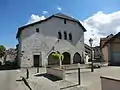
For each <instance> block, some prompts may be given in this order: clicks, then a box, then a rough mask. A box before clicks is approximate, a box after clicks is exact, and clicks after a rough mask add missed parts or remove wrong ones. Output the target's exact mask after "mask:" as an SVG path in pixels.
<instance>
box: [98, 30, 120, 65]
mask: <svg viewBox="0 0 120 90" xmlns="http://www.w3.org/2000/svg"><path fill="white" fill-rule="evenodd" d="M100 46H101V50H102V55H103V60H104V61H105V62H108V63H109V65H120V60H119V59H120V32H119V33H117V34H116V35H113V34H111V35H109V36H107V37H106V38H101V39H100Z"/></svg>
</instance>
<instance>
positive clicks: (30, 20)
mask: <svg viewBox="0 0 120 90" xmlns="http://www.w3.org/2000/svg"><path fill="white" fill-rule="evenodd" d="M44 19H45V16H39V15H35V14H32V15H31V17H30V19H29V20H28V23H27V24H30V23H34V22H37V21H40V20H44Z"/></svg>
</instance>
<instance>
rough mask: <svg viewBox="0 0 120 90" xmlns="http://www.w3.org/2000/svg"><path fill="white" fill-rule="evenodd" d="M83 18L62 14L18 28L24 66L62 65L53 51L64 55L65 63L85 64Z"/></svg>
mask: <svg viewBox="0 0 120 90" xmlns="http://www.w3.org/2000/svg"><path fill="white" fill-rule="evenodd" d="M85 31H86V29H85V28H84V27H83V26H82V24H81V23H80V22H79V20H76V19H74V18H72V17H70V16H67V15H65V14H62V13H57V14H54V15H52V16H50V17H48V18H46V19H44V20H41V21H38V22H35V23H31V24H28V25H25V26H22V27H20V28H18V32H17V36H16V38H17V39H18V45H17V49H18V56H17V57H18V63H19V66H20V67H38V66H46V65H53V64H58V63H59V61H58V60H54V59H53V58H52V56H51V55H52V53H53V52H54V51H58V52H60V53H61V54H63V55H64V60H63V61H62V64H74V63H84V59H83V58H82V57H84V51H85V48H84V32H85Z"/></svg>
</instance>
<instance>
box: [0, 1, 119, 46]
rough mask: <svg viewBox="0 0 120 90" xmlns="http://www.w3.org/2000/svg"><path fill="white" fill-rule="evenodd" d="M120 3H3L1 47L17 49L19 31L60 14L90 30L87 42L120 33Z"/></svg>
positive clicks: (0, 20)
mask: <svg viewBox="0 0 120 90" xmlns="http://www.w3.org/2000/svg"><path fill="white" fill-rule="evenodd" d="M119 4H120V0H0V32H1V35H0V45H4V46H5V47H6V48H14V47H15V46H16V44H17V43H18V42H17V39H16V33H17V31H18V28H19V27H21V26H24V25H26V24H29V23H32V22H36V21H38V20H43V19H45V18H46V17H48V16H50V15H52V14H55V13H58V12H61V13H65V14H67V15H69V16H71V17H74V18H76V19H78V20H79V21H80V22H81V23H82V25H83V26H84V27H85V28H86V29H87V32H85V43H87V44H89V43H88V41H89V38H93V40H94V42H93V45H94V46H97V45H99V39H100V38H101V37H105V36H107V35H109V34H111V33H113V34H116V33H118V32H119V31H120V5H119Z"/></svg>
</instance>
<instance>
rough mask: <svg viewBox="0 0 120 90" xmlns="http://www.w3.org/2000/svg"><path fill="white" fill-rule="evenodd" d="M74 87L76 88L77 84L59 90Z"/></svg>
mask: <svg viewBox="0 0 120 90" xmlns="http://www.w3.org/2000/svg"><path fill="white" fill-rule="evenodd" d="M75 86H78V84H75V85H71V86H67V87H63V88H60V90H63V89H67V88H71V87H75Z"/></svg>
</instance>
